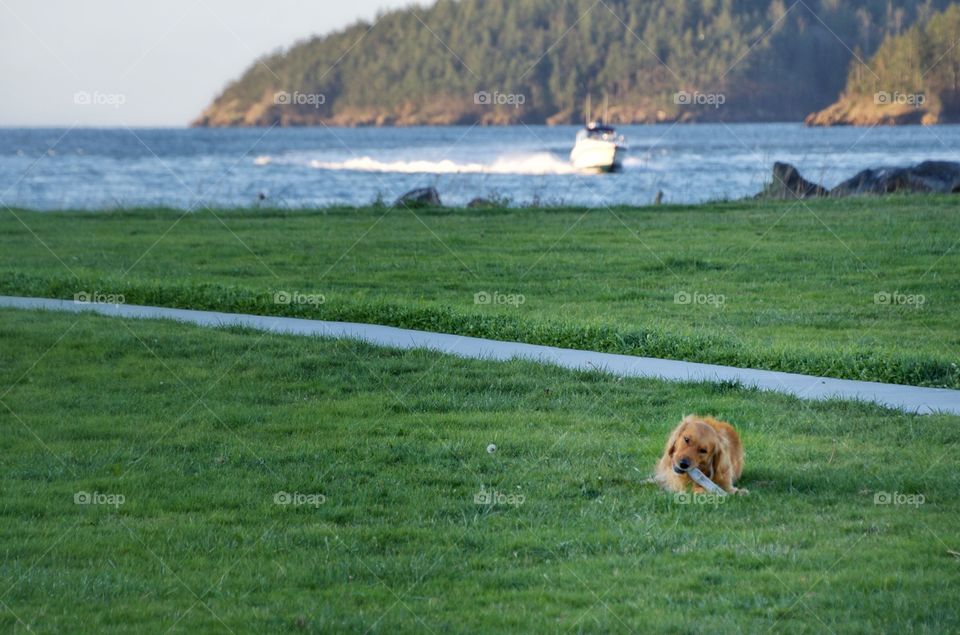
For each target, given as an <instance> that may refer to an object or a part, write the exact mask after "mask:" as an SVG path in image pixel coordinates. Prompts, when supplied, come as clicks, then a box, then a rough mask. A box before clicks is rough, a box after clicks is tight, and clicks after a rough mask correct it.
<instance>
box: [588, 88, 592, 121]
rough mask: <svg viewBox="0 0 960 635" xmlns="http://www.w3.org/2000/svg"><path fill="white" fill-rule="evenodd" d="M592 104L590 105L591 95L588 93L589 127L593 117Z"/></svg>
mask: <svg viewBox="0 0 960 635" xmlns="http://www.w3.org/2000/svg"><path fill="white" fill-rule="evenodd" d="M591 110H592V104H591V103H590V94H589V93H587V125H590V117H591V116H593V113H592V112H591Z"/></svg>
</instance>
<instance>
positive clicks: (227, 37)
mask: <svg viewBox="0 0 960 635" xmlns="http://www.w3.org/2000/svg"><path fill="white" fill-rule="evenodd" d="M324 4H325V5H327V3H324ZM412 4H423V3H422V2H421V3H416V2H413V0H355V1H354V2H352V3H350V4H347V5H335V6H333V7H330V6H329V5H327V6H320V5H317V4H312V3H305V2H297V1H295V0H278V1H277V2H274V3H271V4H269V5H265V4H263V3H256V4H254V3H252V2H247V1H244V0H241V1H239V2H229V1H228V0H199V1H192V2H191V1H190V0H169V1H168V2H165V3H163V4H139V3H138V4H136V5H132V4H129V3H124V2H121V1H119V0H91V1H90V2H86V3H84V4H83V5H79V4H75V3H71V2H68V1H67V0H51V1H50V2H45V3H35V2H30V1H29V0H4V1H2V2H0V14H2V15H3V16H4V19H3V20H2V21H0V88H2V92H3V98H2V100H0V126H2V127H7V128H9V127H70V126H79V127H114V126H116V127H123V126H130V127H182V126H186V125H188V124H189V123H190V121H191V120H193V119H194V118H195V117H197V116H198V115H199V114H200V112H201V111H202V110H203V109H204V108H205V107H206V106H207V105H208V104H209V103H210V102H211V101H212V100H213V98H214V97H216V95H217V94H218V93H219V92H220V91H221V90H222V89H223V88H224V86H225V85H226V84H227V83H228V82H229V81H230V80H232V79H235V78H237V77H239V76H240V74H241V73H242V72H243V71H244V70H245V69H247V68H248V67H249V66H250V65H251V64H252V63H253V62H254V60H256V59H257V58H259V57H261V56H263V55H264V54H266V53H269V52H271V51H274V50H276V49H279V48H287V47H289V46H290V45H291V44H293V43H294V42H296V41H298V40H302V39H306V38H309V37H312V36H314V35H321V34H325V33H329V32H330V31H334V30H336V29H339V28H342V27H344V26H347V25H349V24H351V23H353V22H355V21H357V20H360V19H367V20H369V19H372V18H374V17H375V16H376V13H377V11H378V10H388V9H395V8H398V7H403V6H409V5H412ZM171 70H173V71H174V72H175V74H173V73H171ZM87 102H89V103H87Z"/></svg>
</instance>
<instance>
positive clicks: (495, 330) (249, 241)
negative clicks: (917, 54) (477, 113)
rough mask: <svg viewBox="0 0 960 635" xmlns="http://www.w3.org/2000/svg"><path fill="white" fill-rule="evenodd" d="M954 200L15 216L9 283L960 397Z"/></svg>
mask: <svg viewBox="0 0 960 635" xmlns="http://www.w3.org/2000/svg"><path fill="white" fill-rule="evenodd" d="M958 212H960V210H958V207H957V203H956V197H913V198H889V199H882V200H880V199H863V200H842V201H811V202H806V203H804V202H799V203H795V202H773V203H762V204H761V203H756V202H751V201H747V202H739V203H727V204H717V205H706V206H696V207H660V208H639V209H619V208H618V209H612V210H605V209H595V210H589V211H588V210H582V209H560V210H543V209H511V210H486V211H482V210H469V211H465V210H433V211H431V210H419V211H411V210H388V209H377V208H369V209H360V210H327V211H315V212H289V213H284V212H270V211H234V212H217V213H216V214H214V213H211V212H205V213H196V214H188V215H186V216H183V215H182V214H181V213H179V212H173V211H158V210H153V211H151V210H141V211H136V212H130V213H125V212H114V213H96V214H91V213H31V212H24V211H14V210H4V211H2V212H0V293H7V294H22V295H40V296H47V297H53V296H56V297H63V298H73V297H74V295H75V294H77V293H81V292H87V293H94V292H100V293H102V294H120V295H122V296H124V299H125V300H126V301H127V302H128V303H139V304H158V305H164V306H177V307H186V308H209V309H215V310H221V311H239V312H251V313H258V314H279V315H294V316H309V317H316V318H325V319H336V320H349V321H360V322H373V323H379V324H389V325H394V326H403V327H410V328H418V329H426V330H438V331H444V332H451V333H459V334H468V335H477V336H484V337H492V338H496V339H505V340H519V341H525V342H531V343H538V344H550V345H558V346H564V347H571V348H581V349H592V350H601V351H608V352H621V353H628V354H638V355H648V356H654V357H664V358H672V359H686V360H693V361H703V362H713V363H721V364H729V365H735V366H742V367H760V368H769V369H776V370H786V371H795V372H803V373H810V374H823V375H829V376H836V377H845V378H854V379H868V380H876V381H887V382H893V383H906V384H913V385H926V386H948V387H953V388H960V369H958V366H957V364H958V362H960V329H958V328H957V324H958V322H957V311H958V309H960V248H957V244H956V243H957V240H958V238H960V213H958ZM278 294H279V296H278ZM477 294H487V295H486V296H483V295H481V296H480V301H481V302H482V301H483V299H484V298H485V297H486V298H489V299H490V302H489V303H487V304H483V303H480V304H478V303H477V300H478V298H477ZM878 294H880V295H878ZM884 294H885V295H884ZM278 297H279V299H280V301H279V302H278V301H277V299H278ZM878 297H879V298H880V301H879V302H878V300H877V298H878ZM285 298H289V299H290V302H289V303H284V301H283V300H284V299H285ZM887 298H890V301H889V302H884V301H883V300H884V299H887ZM688 300H689V302H687V301H688ZM321 301H322V303H321ZM685 302H686V303H685Z"/></svg>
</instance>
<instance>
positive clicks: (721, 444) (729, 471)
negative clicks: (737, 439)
mask: <svg viewBox="0 0 960 635" xmlns="http://www.w3.org/2000/svg"><path fill="white" fill-rule="evenodd" d="M710 467H711V470H712V472H713V474H712V475H711V477H710V478H711V479H713V481H714V482H715V483H716V484H717V485H719V486H720V487H722V488H724V489H727V488H729V487H730V486H732V485H733V463H732V462H731V461H730V446H729V444H728V443H727V438H726V437H725V436H724V435H722V434H718V435H717V447H715V448H714V449H713V462H712V463H711V465H710Z"/></svg>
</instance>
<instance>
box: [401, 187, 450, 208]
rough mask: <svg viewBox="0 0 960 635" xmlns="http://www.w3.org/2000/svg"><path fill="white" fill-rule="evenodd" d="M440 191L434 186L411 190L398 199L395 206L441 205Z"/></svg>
mask: <svg viewBox="0 0 960 635" xmlns="http://www.w3.org/2000/svg"><path fill="white" fill-rule="evenodd" d="M442 205H443V203H441V202H440V193H439V192H437V190H436V189H435V188H432V187H421V188H418V189H416V190H410V191H409V192H407V193H406V194H404V195H403V196H401V197H400V198H398V199H397V201H396V202H395V203H394V204H393V206H394V207H441V206H442Z"/></svg>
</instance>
